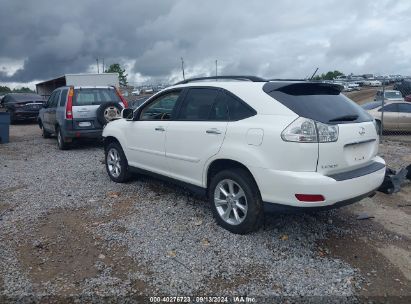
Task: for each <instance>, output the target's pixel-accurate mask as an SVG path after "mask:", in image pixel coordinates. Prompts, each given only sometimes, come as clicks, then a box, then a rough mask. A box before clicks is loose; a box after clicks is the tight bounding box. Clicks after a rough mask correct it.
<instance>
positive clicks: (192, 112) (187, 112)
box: [178, 88, 226, 121]
mask: <svg viewBox="0 0 411 304" xmlns="http://www.w3.org/2000/svg"><path fill="white" fill-rule="evenodd" d="M218 94H219V90H217V89H212V88H198V89H197V88H195V89H189V91H188V93H187V95H186V97H185V98H184V102H183V105H182V107H181V109H180V114H179V117H178V119H179V120H189V121H198V120H210V115H211V110H212V109H213V107H214V109H215V110H217V109H216V108H215V103H216V102H217V97H218ZM221 107H222V108H221V109H218V111H219V112H220V113H219V115H221V114H222V115H223V116H224V115H226V114H224V105H221ZM225 112H226V111H225ZM214 114H215V113H214Z"/></svg>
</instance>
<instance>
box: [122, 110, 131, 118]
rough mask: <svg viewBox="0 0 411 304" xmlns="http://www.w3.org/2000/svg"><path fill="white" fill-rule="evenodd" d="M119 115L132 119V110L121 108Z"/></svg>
mask: <svg viewBox="0 0 411 304" xmlns="http://www.w3.org/2000/svg"><path fill="white" fill-rule="evenodd" d="M121 117H122V118H124V119H127V120H133V118H134V110H133V109H123V110H122V111H121Z"/></svg>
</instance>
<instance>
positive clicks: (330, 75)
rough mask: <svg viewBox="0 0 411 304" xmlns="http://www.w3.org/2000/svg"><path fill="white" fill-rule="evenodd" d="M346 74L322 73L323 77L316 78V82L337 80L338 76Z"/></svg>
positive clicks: (336, 72) (338, 72)
mask: <svg viewBox="0 0 411 304" xmlns="http://www.w3.org/2000/svg"><path fill="white" fill-rule="evenodd" d="M343 75H344V73H341V72H340V71H337V70H335V71H328V72H327V73H326V74H324V73H322V74H321V75H317V76H315V77H314V80H333V79H335V78H337V76H343Z"/></svg>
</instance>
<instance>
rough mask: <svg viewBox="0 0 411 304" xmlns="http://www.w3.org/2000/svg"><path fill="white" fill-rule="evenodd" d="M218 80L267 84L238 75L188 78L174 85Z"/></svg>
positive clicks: (258, 79)
mask: <svg viewBox="0 0 411 304" xmlns="http://www.w3.org/2000/svg"><path fill="white" fill-rule="evenodd" d="M218 79H233V80H248V81H252V82H267V80H266V79H263V78H260V77H257V76H243V75H239V76H209V77H197V78H190V79H186V80H183V81H180V82H177V83H176V84H174V85H178V84H186V83H189V82H194V81H199V80H218Z"/></svg>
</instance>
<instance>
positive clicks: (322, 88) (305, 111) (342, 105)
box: [263, 82, 373, 123]
mask: <svg viewBox="0 0 411 304" xmlns="http://www.w3.org/2000/svg"><path fill="white" fill-rule="evenodd" d="M263 90H264V92H266V93H267V94H268V95H270V96H271V97H273V98H274V99H276V100H278V101H279V102H280V103H282V104H283V105H284V106H286V107H287V108H289V109H290V110H292V111H293V112H295V113H296V114H297V115H299V116H301V117H305V118H310V119H313V120H315V121H319V122H322V123H355V122H365V121H372V120H373V118H372V117H371V115H369V114H368V113H367V112H365V111H364V110H363V109H362V108H361V107H360V106H359V105H357V104H356V103H355V102H353V101H352V100H351V99H349V98H347V97H346V96H344V95H343V94H341V93H340V89H339V88H338V87H337V86H335V85H329V84H324V83H291V84H288V85H282V86H281V85H280V86H278V84H275V83H270V82H268V83H266V84H265V85H264V87H263Z"/></svg>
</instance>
